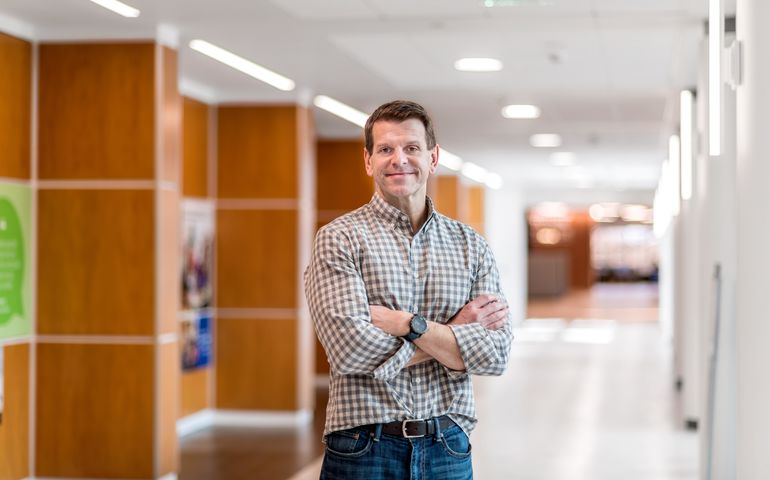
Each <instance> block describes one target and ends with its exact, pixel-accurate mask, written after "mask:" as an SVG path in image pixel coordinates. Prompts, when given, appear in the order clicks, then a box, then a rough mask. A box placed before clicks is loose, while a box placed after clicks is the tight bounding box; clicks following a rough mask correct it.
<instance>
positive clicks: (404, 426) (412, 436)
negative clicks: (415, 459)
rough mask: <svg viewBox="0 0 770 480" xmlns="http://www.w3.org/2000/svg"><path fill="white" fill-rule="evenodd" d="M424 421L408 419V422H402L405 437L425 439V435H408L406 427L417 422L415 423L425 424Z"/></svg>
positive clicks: (402, 431) (402, 432)
mask: <svg viewBox="0 0 770 480" xmlns="http://www.w3.org/2000/svg"><path fill="white" fill-rule="evenodd" d="M423 421H424V420H417V419H413V418H412V419H409V418H407V419H406V420H404V421H403V422H401V434H402V435H403V436H404V438H419V437H424V436H425V434H422V435H409V434H408V433H406V425H407V424H408V423H409V422H415V423H416V422H423Z"/></svg>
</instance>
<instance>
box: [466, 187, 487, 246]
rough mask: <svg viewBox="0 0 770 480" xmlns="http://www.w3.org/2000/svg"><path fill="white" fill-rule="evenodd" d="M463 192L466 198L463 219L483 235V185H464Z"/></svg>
mask: <svg viewBox="0 0 770 480" xmlns="http://www.w3.org/2000/svg"><path fill="white" fill-rule="evenodd" d="M465 192H466V198H467V199H468V207H467V209H466V218H464V219H463V221H464V222H465V223H467V224H468V225H470V226H471V227H473V229H474V230H476V231H477V232H479V233H480V234H482V235H484V192H485V190H484V187H482V186H480V185H472V186H469V187H466V190H465Z"/></svg>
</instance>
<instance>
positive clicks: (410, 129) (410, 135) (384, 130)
mask: <svg viewBox="0 0 770 480" xmlns="http://www.w3.org/2000/svg"><path fill="white" fill-rule="evenodd" d="M372 140H373V141H374V143H375V144H378V143H391V142H415V141H416V142H420V143H423V144H424V143H425V142H426V140H425V126H424V125H423V124H422V122H421V121H420V120H419V119H417V118H409V119H407V120H404V121H403V122H399V121H397V120H380V121H377V122H375V123H374V125H372Z"/></svg>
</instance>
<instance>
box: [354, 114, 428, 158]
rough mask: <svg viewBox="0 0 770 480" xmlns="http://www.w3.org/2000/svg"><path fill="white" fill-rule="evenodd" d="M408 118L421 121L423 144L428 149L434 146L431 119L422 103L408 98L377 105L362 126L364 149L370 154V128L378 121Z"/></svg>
mask: <svg viewBox="0 0 770 480" xmlns="http://www.w3.org/2000/svg"><path fill="white" fill-rule="evenodd" d="M410 118H416V119H418V120H419V121H421V122H422V124H423V126H424V127H425V144H426V145H427V147H428V149H429V150H432V149H433V147H435V146H436V134H435V133H434V132H433V121H432V120H431V119H430V116H429V115H428V112H427V111H426V110H425V108H423V106H422V105H420V104H418V103H415V102H410V101H408V100H394V101H392V102H388V103H386V104H384V105H380V106H379V107H377V110H375V111H374V113H372V114H371V115H369V118H368V119H367V120H366V126H365V127H364V140H365V142H366V151H367V152H368V153H369V155H371V154H372V148H373V147H374V138H373V137H372V128H373V127H374V124H375V123H376V122H379V121H391V122H403V121H405V120H409V119H410Z"/></svg>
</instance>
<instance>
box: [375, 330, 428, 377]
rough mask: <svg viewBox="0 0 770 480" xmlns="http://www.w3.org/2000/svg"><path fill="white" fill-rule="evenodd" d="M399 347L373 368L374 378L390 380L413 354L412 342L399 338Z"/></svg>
mask: <svg viewBox="0 0 770 480" xmlns="http://www.w3.org/2000/svg"><path fill="white" fill-rule="evenodd" d="M401 341H402V342H403V343H402V344H401V347H399V349H398V350H397V351H396V353H394V354H393V355H392V356H391V357H390V358H388V359H387V360H385V361H384V362H383V363H382V364H381V365H380V366H379V367H377V368H375V369H374V372H372V373H373V374H374V378H376V379H377V380H392V379H393V378H395V377H396V375H398V373H399V372H400V371H401V370H403V369H404V367H406V364H407V363H408V362H409V360H411V358H412V356H413V355H414V352H415V349H416V348H417V347H415V346H414V344H413V343H412V342H409V341H406V340H401Z"/></svg>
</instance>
